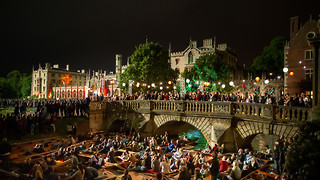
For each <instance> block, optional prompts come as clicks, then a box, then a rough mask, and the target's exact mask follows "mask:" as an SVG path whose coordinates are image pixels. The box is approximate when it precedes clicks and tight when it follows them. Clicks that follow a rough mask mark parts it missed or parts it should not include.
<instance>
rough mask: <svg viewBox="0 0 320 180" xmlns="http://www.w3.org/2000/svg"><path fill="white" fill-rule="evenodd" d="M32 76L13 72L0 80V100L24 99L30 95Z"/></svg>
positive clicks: (16, 71)
mask: <svg viewBox="0 0 320 180" xmlns="http://www.w3.org/2000/svg"><path fill="white" fill-rule="evenodd" d="M31 80H32V76H31V75H29V76H26V75H25V74H21V73H20V71H18V70H14V71H11V72H10V73H8V74H7V75H6V77H1V78H0V97H1V98H26V97H27V96H29V95H30V91H31Z"/></svg>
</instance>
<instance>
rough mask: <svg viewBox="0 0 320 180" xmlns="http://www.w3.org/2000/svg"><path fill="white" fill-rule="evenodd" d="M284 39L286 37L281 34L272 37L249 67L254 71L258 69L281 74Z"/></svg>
mask: <svg viewBox="0 0 320 180" xmlns="http://www.w3.org/2000/svg"><path fill="white" fill-rule="evenodd" d="M286 40H287V39H286V38H285V37H282V36H279V37H275V38H274V39H272V40H271V41H270V44H269V45H267V46H266V47H264V49H263V52H262V54H261V56H258V57H256V58H255V59H254V60H253V64H252V65H251V68H250V69H251V70H252V71H255V72H257V71H260V72H267V73H269V72H273V73H274V74H281V73H282V69H283V60H284V59H283V58H284V46H285V44H286Z"/></svg>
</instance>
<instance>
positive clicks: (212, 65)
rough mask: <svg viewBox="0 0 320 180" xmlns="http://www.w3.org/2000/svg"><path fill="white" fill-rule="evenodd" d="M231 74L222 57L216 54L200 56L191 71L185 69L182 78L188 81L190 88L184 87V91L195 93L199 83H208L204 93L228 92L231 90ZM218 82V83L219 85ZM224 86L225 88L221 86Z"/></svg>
mask: <svg viewBox="0 0 320 180" xmlns="http://www.w3.org/2000/svg"><path fill="white" fill-rule="evenodd" d="M230 73H231V68H230V66H228V65H227V64H226V63H225V60H224V59H223V58H222V56H220V55H218V54H206V55H203V56H200V57H199V58H198V59H197V60H196V62H195V64H194V67H192V68H191V69H189V70H188V69H185V70H184V72H183V74H182V77H184V78H185V79H189V80H190V84H191V87H189V86H188V85H186V86H185V90H186V91H195V90H197V88H198V86H199V82H200V81H204V82H210V85H209V86H208V87H207V89H206V91H217V90H218V91H220V92H230V91H232V90H233V88H232V87H230V86H229V75H230ZM219 82H220V83H219ZM222 84H225V86H226V87H225V88H222V87H221V85H222Z"/></svg>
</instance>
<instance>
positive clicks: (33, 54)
mask: <svg viewBox="0 0 320 180" xmlns="http://www.w3.org/2000/svg"><path fill="white" fill-rule="evenodd" d="M319 2H320V1H319V0H303V1H302V0H300V1H296V0H262V1H259V0H242V1H240V0H223V1H221V0H220V1H219V0H183V1H178V0H117V1H111V0H88V1H82V0H76V1H71V0H62V1H59V0H54V1H47V0H40V1H32V0H30V1H26V0H22V1H14V0H5V1H4V2H3V1H1V5H0V11H1V12H0V13H1V28H0V33H1V36H0V38H1V45H2V47H1V50H0V54H1V55H0V58H1V73H0V75H1V76H4V75H5V74H7V73H8V72H10V71H12V70H14V69H18V70H20V71H22V72H26V73H30V72H31V70H32V65H35V66H38V63H42V64H44V63H45V62H50V63H51V64H60V67H61V66H62V67H65V64H70V68H71V69H82V68H85V69H89V68H90V69H91V70H92V69H95V70H97V69H103V70H108V71H113V70H114V66H115V54H117V53H120V54H123V56H124V60H126V58H127V56H129V55H131V54H132V52H133V51H134V47H135V46H136V45H138V44H139V43H143V42H145V37H146V35H147V36H148V39H149V41H156V42H159V43H160V44H162V45H163V46H164V47H165V48H167V47H168V44H169V42H171V44H172V49H173V51H181V50H184V49H185V48H186V47H187V45H188V42H189V39H190V37H191V38H192V40H198V45H202V40H203V39H204V38H209V37H214V36H216V37H217V42H218V43H228V44H229V46H230V47H231V48H233V49H234V50H235V51H236V53H237V56H238V60H239V62H240V63H245V64H247V65H250V64H251V63H252V60H253V59H254V58H255V57H256V56H258V55H259V54H260V53H261V52H262V49H263V47H264V46H265V45H267V44H268V43H269V42H270V40H271V39H272V38H274V37H275V36H279V35H282V36H286V37H288V36H289V35H288V34H289V18H290V17H291V16H300V20H301V21H302V22H305V21H306V20H308V19H309V15H310V13H311V14H312V15H313V17H314V18H315V19H317V20H318V17H319V14H320V3H319Z"/></svg>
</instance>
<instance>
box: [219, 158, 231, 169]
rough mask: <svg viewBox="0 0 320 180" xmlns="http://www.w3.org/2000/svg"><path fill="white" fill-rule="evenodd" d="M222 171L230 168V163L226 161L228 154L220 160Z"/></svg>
mask: <svg viewBox="0 0 320 180" xmlns="http://www.w3.org/2000/svg"><path fill="white" fill-rule="evenodd" d="M219 165H220V172H224V171H227V170H228V166H229V163H228V162H227V161H226V156H223V158H222V160H221V161H220V162H219Z"/></svg>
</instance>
